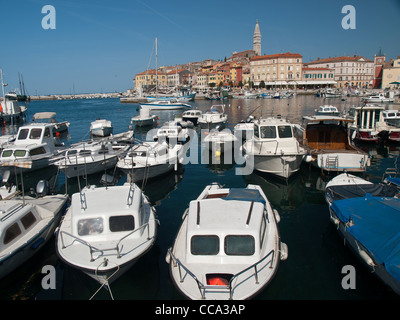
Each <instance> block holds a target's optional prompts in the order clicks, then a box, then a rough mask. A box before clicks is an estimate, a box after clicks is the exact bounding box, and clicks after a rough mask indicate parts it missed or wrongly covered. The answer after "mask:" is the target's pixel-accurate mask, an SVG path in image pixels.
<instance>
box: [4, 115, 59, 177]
mask: <svg viewBox="0 0 400 320" xmlns="http://www.w3.org/2000/svg"><path fill="white" fill-rule="evenodd" d="M61 149H62V148H59V147H57V146H56V144H55V140H54V136H53V125H52V124H46V123H36V124H33V123H32V124H27V125H25V126H22V127H20V128H19V129H18V133H17V136H16V139H15V140H14V141H12V142H10V143H8V144H5V145H3V151H2V152H1V155H0V166H1V167H2V168H3V169H7V168H8V169H10V167H14V166H19V167H20V168H21V170H22V171H23V172H27V171H33V170H36V169H41V168H45V167H47V166H49V165H51V164H52V158H53V157H54V156H56V155H57V154H58V153H59V152H60V151H61Z"/></svg>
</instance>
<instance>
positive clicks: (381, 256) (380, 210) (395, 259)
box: [332, 194, 400, 281]
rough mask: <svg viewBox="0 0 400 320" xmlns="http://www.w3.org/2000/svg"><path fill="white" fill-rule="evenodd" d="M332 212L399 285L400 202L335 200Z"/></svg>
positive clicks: (360, 199) (362, 198)
mask: <svg viewBox="0 0 400 320" xmlns="http://www.w3.org/2000/svg"><path fill="white" fill-rule="evenodd" d="M332 210H333V211H334V212H335V213H336V215H337V217H338V218H339V219H340V220H341V221H343V222H345V223H346V222H349V221H352V222H353V223H352V225H351V226H348V227H347V232H349V233H350V234H351V235H352V236H353V237H354V238H355V239H356V240H357V241H358V242H359V243H361V244H362V245H363V246H364V247H365V248H366V249H367V250H368V251H369V252H370V253H371V255H372V256H373V258H374V259H375V260H376V261H378V263H380V264H383V265H384V266H385V268H386V270H387V271H388V273H390V274H391V275H392V276H393V277H394V278H395V279H396V280H397V281H400V233H399V225H400V199H397V198H385V197H373V196H371V195H370V194H367V195H366V196H365V197H359V198H351V199H343V200H337V201H334V202H333V203H332Z"/></svg>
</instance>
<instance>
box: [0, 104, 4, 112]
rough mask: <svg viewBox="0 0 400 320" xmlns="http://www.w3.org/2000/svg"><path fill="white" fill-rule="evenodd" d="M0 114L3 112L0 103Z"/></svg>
mask: <svg viewBox="0 0 400 320" xmlns="http://www.w3.org/2000/svg"><path fill="white" fill-rule="evenodd" d="M0 112H3V107H2V106H1V103H0Z"/></svg>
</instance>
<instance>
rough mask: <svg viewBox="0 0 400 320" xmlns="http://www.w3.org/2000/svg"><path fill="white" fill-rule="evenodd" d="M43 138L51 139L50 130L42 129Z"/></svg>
mask: <svg viewBox="0 0 400 320" xmlns="http://www.w3.org/2000/svg"><path fill="white" fill-rule="evenodd" d="M53 120H54V119H53ZM44 137H45V138H50V137H51V135H50V128H46V129H44Z"/></svg>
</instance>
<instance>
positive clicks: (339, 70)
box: [304, 55, 374, 88]
mask: <svg viewBox="0 0 400 320" xmlns="http://www.w3.org/2000/svg"><path fill="white" fill-rule="evenodd" d="M304 66H305V67H311V68H329V69H333V70H334V74H335V75H334V80H335V81H336V82H337V85H336V86H337V87H340V88H346V87H348V86H352V87H358V88H365V87H372V82H373V78H374V61H372V60H370V59H367V58H364V57H362V56H357V55H354V56H352V57H350V56H342V57H334V58H331V57H329V58H326V59H320V58H318V59H317V60H314V61H310V62H307V63H305V64H304Z"/></svg>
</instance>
